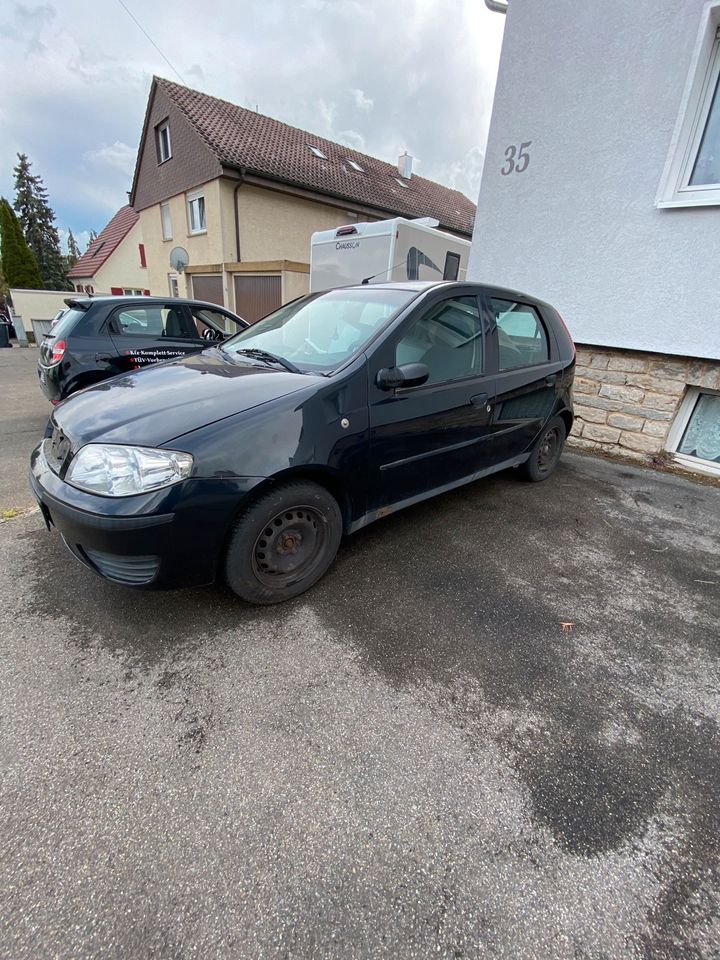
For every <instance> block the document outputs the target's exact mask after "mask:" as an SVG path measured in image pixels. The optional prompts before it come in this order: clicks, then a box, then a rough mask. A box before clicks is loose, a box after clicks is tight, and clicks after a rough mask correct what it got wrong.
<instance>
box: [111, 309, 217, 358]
mask: <svg viewBox="0 0 720 960" xmlns="http://www.w3.org/2000/svg"><path fill="white" fill-rule="evenodd" d="M109 330H110V337H111V338H112V341H113V344H114V346H115V348H116V350H117V358H116V359H115V365H116V366H117V372H118V373H124V372H125V371H127V370H137V369H138V368H139V367H144V366H147V365H148V364H151V363H158V362H159V361H161V360H171V359H172V358H173V357H179V356H182V355H183V354H186V353H197V352H198V351H199V350H203V349H204V348H205V347H207V345H208V344H207V341H206V340H203V338H202V337H201V336H200V334H199V332H198V329H197V327H196V325H195V323H194V322H193V319H192V317H191V315H190V311H189V310H188V308H187V306H186V305H185V304H181V303H178V302H177V301H175V302H173V301H172V300H170V301H169V302H168V303H158V302H154V303H147V304H143V303H130V304H127V305H125V306H121V307H118V308H117V309H116V310H115V311H114V312H113V313H112V315H111V316H110V318H109Z"/></svg>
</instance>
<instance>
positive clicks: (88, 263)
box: [67, 206, 138, 280]
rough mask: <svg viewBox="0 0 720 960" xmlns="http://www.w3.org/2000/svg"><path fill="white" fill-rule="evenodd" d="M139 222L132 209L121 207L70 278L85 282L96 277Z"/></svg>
mask: <svg viewBox="0 0 720 960" xmlns="http://www.w3.org/2000/svg"><path fill="white" fill-rule="evenodd" d="M137 221H138V214H137V213H136V212H135V211H134V210H133V208H132V207H130V206H125V207H121V208H120V209H119V210H118V212H117V213H116V214H115V216H114V217H113V218H112V220H111V221H110V223H109V224H108V225H107V226H106V227H105V228H104V229H103V230H102V231H101V232H100V233H99V234H98V236H97V239H95V240H93V241H92V242H91V243H90V246H89V247H88V248H87V250H86V251H85V253H84V254H83V255H82V256H81V257H80V259H79V260H78V262H77V263H76V264H75V266H74V267H71V268H70V270H68V272H67V275H68V277H70V278H73V277H81V278H82V279H83V280H84V279H86V278H90V277H94V276H95V274H96V273H97V271H98V270H99V269H100V267H101V266H102V265H103V264H104V263H105V261H106V260H107V258H108V257H109V256H110V254H111V253H113V252H114V251H115V250H117V248H118V246H119V245H120V242H121V241H122V240H123V239H124V238H125V237H126V236H127V234H128V233H129V232H130V229H131V228H132V227H134V226H135V224H136V223H137Z"/></svg>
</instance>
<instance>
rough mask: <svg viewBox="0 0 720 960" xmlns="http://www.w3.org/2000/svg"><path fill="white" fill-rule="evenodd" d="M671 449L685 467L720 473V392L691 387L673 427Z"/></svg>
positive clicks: (668, 445)
mask: <svg viewBox="0 0 720 960" xmlns="http://www.w3.org/2000/svg"><path fill="white" fill-rule="evenodd" d="M667 448H668V450H670V451H671V453H673V454H674V455H675V460H677V462H678V463H680V464H682V465H683V466H685V467H688V468H689V469H691V470H697V471H698V472H700V473H707V474H710V475H712V476H720V393H716V392H715V391H713V390H700V389H698V388H697V387H690V388H689V390H688V392H687V394H686V395H685V398H684V399H683V402H682V404H681V405H680V409H679V410H678V414H677V416H676V418H675V421H674V423H673V425H672V427H671V428H670V432H669V434H668V439H667Z"/></svg>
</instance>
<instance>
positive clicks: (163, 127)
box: [155, 120, 172, 163]
mask: <svg viewBox="0 0 720 960" xmlns="http://www.w3.org/2000/svg"><path fill="white" fill-rule="evenodd" d="M155 130H156V132H157V145H158V163H165V162H166V161H167V160H169V159H170V158H171V157H172V141H171V140H170V121H169V120H163V122H162V123H159V124H158V125H157V127H156V128H155ZM165 131H167V146H168V148H167V156H163V138H162V135H163V132H165Z"/></svg>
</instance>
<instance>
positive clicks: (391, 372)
mask: <svg viewBox="0 0 720 960" xmlns="http://www.w3.org/2000/svg"><path fill="white" fill-rule="evenodd" d="M429 376H430V371H429V370H428V368H427V367H426V366H425V364H424V363H403V364H401V366H399V367H383V369H382V370H378V375H377V377H376V379H375V382H376V383H377V385H378V387H379V388H380V389H381V390H397V389H398V388H399V387H419V386H421V385H422V384H423V383H425V382H426V381H427V379H428V377H429Z"/></svg>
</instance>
